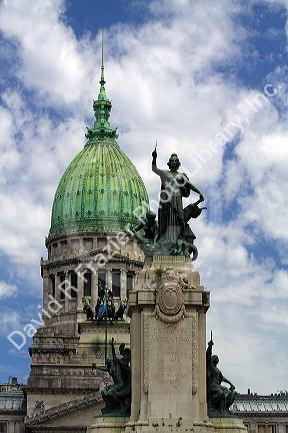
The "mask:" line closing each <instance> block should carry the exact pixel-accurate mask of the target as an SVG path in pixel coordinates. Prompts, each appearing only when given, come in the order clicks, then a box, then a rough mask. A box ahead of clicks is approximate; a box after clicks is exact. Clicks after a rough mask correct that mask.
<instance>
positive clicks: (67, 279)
mask: <svg viewBox="0 0 288 433" xmlns="http://www.w3.org/2000/svg"><path fill="white" fill-rule="evenodd" d="M64 274H65V299H64V303H65V313H68V311H69V302H70V297H71V290H70V289H69V287H71V283H70V274H69V271H65V272H64ZM67 288H68V290H67Z"/></svg>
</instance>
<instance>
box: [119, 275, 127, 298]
mask: <svg viewBox="0 0 288 433" xmlns="http://www.w3.org/2000/svg"><path fill="white" fill-rule="evenodd" d="M126 297H127V270H126V269H121V287H120V299H126Z"/></svg>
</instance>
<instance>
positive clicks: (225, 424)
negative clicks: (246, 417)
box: [210, 418, 247, 433]
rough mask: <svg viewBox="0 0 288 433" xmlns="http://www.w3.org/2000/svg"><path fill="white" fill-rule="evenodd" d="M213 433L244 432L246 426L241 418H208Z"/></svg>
mask: <svg viewBox="0 0 288 433" xmlns="http://www.w3.org/2000/svg"><path fill="white" fill-rule="evenodd" d="M210 421H211V422H212V424H213V426H214V432H215V433H245V432H247V428H246V427H245V425H244V424H243V421H242V419H241V418H210Z"/></svg>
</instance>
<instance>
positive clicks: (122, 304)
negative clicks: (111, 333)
mask: <svg viewBox="0 0 288 433" xmlns="http://www.w3.org/2000/svg"><path fill="white" fill-rule="evenodd" d="M126 308H127V300H126V299H125V300H123V299H120V304H119V307H118V310H117V311H116V313H115V320H124V317H123V316H124V313H125V310H126ZM119 351H120V347H119ZM120 353H121V352H120Z"/></svg>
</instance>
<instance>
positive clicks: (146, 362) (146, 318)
mask: <svg viewBox="0 0 288 433" xmlns="http://www.w3.org/2000/svg"><path fill="white" fill-rule="evenodd" d="M149 317H151V314H147V313H146V314H144V318H143V334H144V335H143V337H144V338H143V345H144V347H143V358H144V359H143V361H144V362H143V363H144V365H143V369H144V374H143V387H144V392H145V393H146V394H147V393H148V377H149V370H148V369H149Z"/></svg>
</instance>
